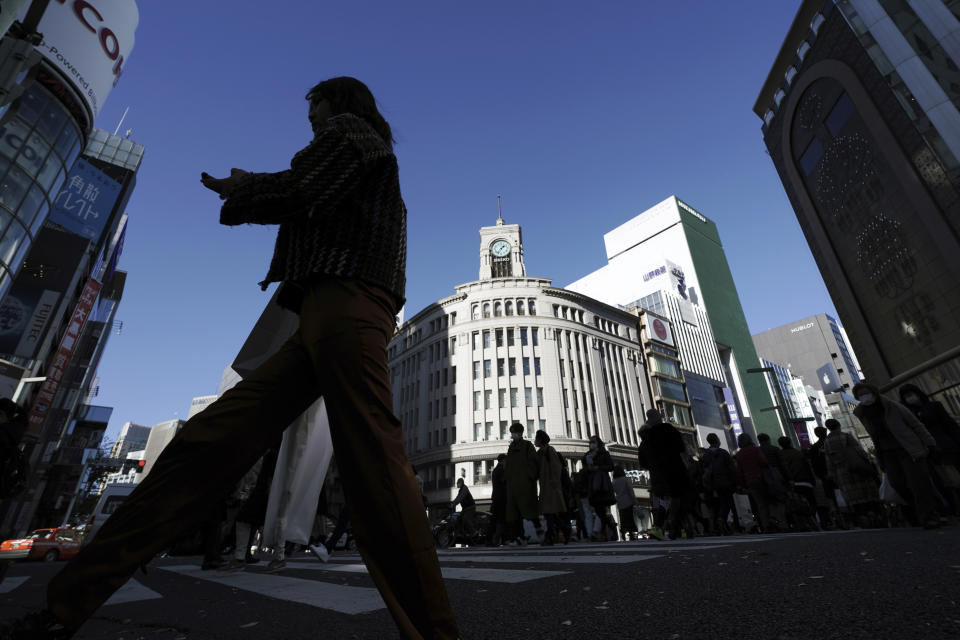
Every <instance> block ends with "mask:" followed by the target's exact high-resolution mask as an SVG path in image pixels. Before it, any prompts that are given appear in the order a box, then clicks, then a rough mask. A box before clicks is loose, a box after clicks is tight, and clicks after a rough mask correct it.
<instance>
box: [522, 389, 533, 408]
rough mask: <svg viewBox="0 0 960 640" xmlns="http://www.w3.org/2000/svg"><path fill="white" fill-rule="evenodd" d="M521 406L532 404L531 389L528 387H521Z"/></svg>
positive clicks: (530, 405)
mask: <svg viewBox="0 0 960 640" xmlns="http://www.w3.org/2000/svg"><path fill="white" fill-rule="evenodd" d="M523 406H525V407H532V406H533V389H531V388H530V387H524V389H523Z"/></svg>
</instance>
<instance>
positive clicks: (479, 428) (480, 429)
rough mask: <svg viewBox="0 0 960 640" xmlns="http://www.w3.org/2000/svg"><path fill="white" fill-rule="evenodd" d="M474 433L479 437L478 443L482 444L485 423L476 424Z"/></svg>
mask: <svg viewBox="0 0 960 640" xmlns="http://www.w3.org/2000/svg"><path fill="white" fill-rule="evenodd" d="M473 431H474V433H475V434H476V436H477V438H476V440H477V442H480V441H481V440H483V423H482V422H474V423H473Z"/></svg>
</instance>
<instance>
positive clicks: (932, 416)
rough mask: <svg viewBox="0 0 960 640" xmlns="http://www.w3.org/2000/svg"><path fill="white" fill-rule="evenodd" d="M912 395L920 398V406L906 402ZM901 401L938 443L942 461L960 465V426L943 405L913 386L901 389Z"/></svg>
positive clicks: (909, 385) (907, 385)
mask: <svg viewBox="0 0 960 640" xmlns="http://www.w3.org/2000/svg"><path fill="white" fill-rule="evenodd" d="M910 393H916V394H917V395H918V396H920V398H921V403H920V404H919V405H912V404H909V403H907V402H906V401H905V397H906V396H907V395H908V394H910ZM900 399H901V400H904V403H903V404H904V406H905V407H907V409H909V410H910V411H911V412H913V415H915V416H916V417H917V418H918V419H919V420H920V422H922V423H923V426H924V427H926V429H927V431H928V432H929V433H930V435H931V436H933V439H934V440H936V441H937V447H938V448H939V449H940V455H941V461H942V462H944V463H946V464H953V465H956V464H960V426H958V425H957V423H956V421H955V420H954V419H953V418H952V417H950V414H949V413H947V410H946V409H944V407H943V405H942V404H940V403H939V402H935V401H931V400H930V398H929V397H928V396H927V394H925V393H924V392H923V391H921V390H920V388H919V387H917V386H916V385H912V384H905V385H903V386H902V387H900Z"/></svg>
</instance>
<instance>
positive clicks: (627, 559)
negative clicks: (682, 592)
mask: <svg viewBox="0 0 960 640" xmlns="http://www.w3.org/2000/svg"><path fill="white" fill-rule="evenodd" d="M664 555H665V554H655V555H642V556H641V555H636V554H623V555H616V556H598V555H589V556H581V555H574V554H568V555H564V556H553V557H546V556H527V555H512V556H511V555H504V556H485V555H469V556H468V555H463V556H444V558H443V562H502V563H504V562H505V563H511V564H629V563H631V562H640V561H641V560H653V559H654V558H663V557H664Z"/></svg>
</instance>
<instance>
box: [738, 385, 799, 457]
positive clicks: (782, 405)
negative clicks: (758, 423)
mask: <svg viewBox="0 0 960 640" xmlns="http://www.w3.org/2000/svg"><path fill="white" fill-rule="evenodd" d="M747 373H769V374H770V377H771V378H772V386H773V391H774V393H776V394H777V405H776V406H773V407H767V408H766V409H761V411H777V412H778V413H779V415H780V422H781V423H782V424H783V426H784V428H786V427H787V425H789V428H788V429H786V431H787V433H786V434H785V435H786V436H787V437H788V438H790V441H791V442H792V443H793V445H794V446H795V447H797V448H798V449H799V448H802V445H801V443H800V437H799V436H798V435H797V430H796V429H794V428H793V423H792V422H791V421H790V417H789V416H788V415H787V401H786V399H785V398H784V397H783V390H782V389H781V388H780V383H779V382H778V381H777V371H776V369H774V368H773V367H757V368H754V369H747Z"/></svg>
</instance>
